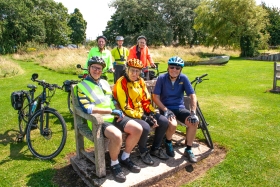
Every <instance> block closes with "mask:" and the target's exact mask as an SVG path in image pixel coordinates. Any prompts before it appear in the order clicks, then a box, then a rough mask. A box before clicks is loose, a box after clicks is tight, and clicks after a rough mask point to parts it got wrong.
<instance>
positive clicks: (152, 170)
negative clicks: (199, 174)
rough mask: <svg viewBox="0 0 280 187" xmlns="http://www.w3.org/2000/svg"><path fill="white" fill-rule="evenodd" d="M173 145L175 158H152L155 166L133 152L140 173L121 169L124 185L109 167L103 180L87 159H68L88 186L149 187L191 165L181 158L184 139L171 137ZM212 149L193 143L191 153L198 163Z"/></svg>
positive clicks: (177, 136) (132, 155) (175, 136)
mask: <svg viewBox="0 0 280 187" xmlns="http://www.w3.org/2000/svg"><path fill="white" fill-rule="evenodd" d="M173 145H174V151H175V157H174V158H169V159H168V160H166V161H163V160H160V159H158V158H156V157H152V158H153V160H154V162H155V164H154V165H153V166H148V165H146V164H144V163H143V162H142V161H141V158H140V157H139V154H138V153H137V152H133V153H132V154H131V160H132V161H133V162H134V163H135V164H137V165H138V166H140V167H141V171H140V173H130V172H129V170H127V169H126V168H125V167H122V169H123V172H124V173H125V175H126V181H125V182H124V183H118V182H116V181H115V180H114V178H113V176H112V174H111V172H110V170H109V167H108V169H107V171H106V172H107V176H106V177H105V178H97V177H96V176H95V175H94V171H95V170H94V167H95V166H94V165H93V163H92V162H90V161H88V160H87V159H77V158H76V157H75V156H74V157H72V158H71V159H70V161H71V164H72V166H73V168H74V169H75V170H76V172H77V173H78V174H79V176H80V177H81V178H82V179H83V181H84V182H85V183H86V184H87V185H88V186H102V187H118V186H120V187H125V186H134V187H136V186H147V185H151V184H153V183H155V182H157V181H159V180H161V179H163V178H165V177H167V176H170V175H172V174H174V173H175V172H177V171H179V170H181V169H183V168H185V167H186V166H187V165H190V164H191V163H190V162H188V161H187V159H186V158H185V157H184V156H183V153H184V137H183V136H181V135H179V134H175V135H173ZM212 151H213V150H212V149H209V148H208V147H207V146H206V145H204V144H201V143H198V142H194V144H193V152H194V154H195V156H196V158H197V160H198V161H200V160H202V159H204V158H206V157H207V156H209V155H210V154H211V153H212Z"/></svg>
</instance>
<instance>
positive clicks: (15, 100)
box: [11, 91, 24, 110]
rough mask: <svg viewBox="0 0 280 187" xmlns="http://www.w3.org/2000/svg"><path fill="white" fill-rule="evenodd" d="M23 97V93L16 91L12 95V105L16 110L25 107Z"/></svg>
mask: <svg viewBox="0 0 280 187" xmlns="http://www.w3.org/2000/svg"><path fill="white" fill-rule="evenodd" d="M23 95H24V93H23V92H22V91H16V92H13V93H12V94H11V103H12V106H13V108H14V109H15V110H20V109H22V107H23Z"/></svg>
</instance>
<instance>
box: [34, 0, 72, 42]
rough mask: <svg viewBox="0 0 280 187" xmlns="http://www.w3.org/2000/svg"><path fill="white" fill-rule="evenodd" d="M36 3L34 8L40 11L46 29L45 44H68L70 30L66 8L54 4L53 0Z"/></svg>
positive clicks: (59, 4)
mask: <svg viewBox="0 0 280 187" xmlns="http://www.w3.org/2000/svg"><path fill="white" fill-rule="evenodd" d="M38 2H39V3H38V5H37V7H36V8H38V9H40V11H41V16H42V17H43V21H44V25H45V28H46V40H45V43H47V44H48V45H51V44H54V45H65V44H69V43H70V38H69V35H70V33H71V28H70V27H69V26H68V25H67V24H68V21H69V15H68V10H67V8H66V7H64V6H63V4H62V3H56V2H54V1H53V0H41V1H38Z"/></svg>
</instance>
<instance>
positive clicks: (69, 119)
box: [60, 112, 74, 130]
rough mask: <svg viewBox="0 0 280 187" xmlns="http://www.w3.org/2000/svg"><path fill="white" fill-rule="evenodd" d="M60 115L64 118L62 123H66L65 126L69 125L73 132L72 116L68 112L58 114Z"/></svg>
mask: <svg viewBox="0 0 280 187" xmlns="http://www.w3.org/2000/svg"><path fill="white" fill-rule="evenodd" d="M60 114H61V115H62V117H63V118H64V121H65V122H66V124H69V123H71V130H73V129H74V116H73V115H72V114H70V113H69V112H60Z"/></svg>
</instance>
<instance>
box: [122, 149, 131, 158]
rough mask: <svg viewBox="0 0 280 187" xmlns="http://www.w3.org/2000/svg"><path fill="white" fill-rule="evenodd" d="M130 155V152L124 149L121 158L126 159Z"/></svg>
mask: <svg viewBox="0 0 280 187" xmlns="http://www.w3.org/2000/svg"><path fill="white" fill-rule="evenodd" d="M129 156H130V153H127V152H125V151H124V152H123V153H122V157H121V159H122V160H125V159H127V158H129Z"/></svg>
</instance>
